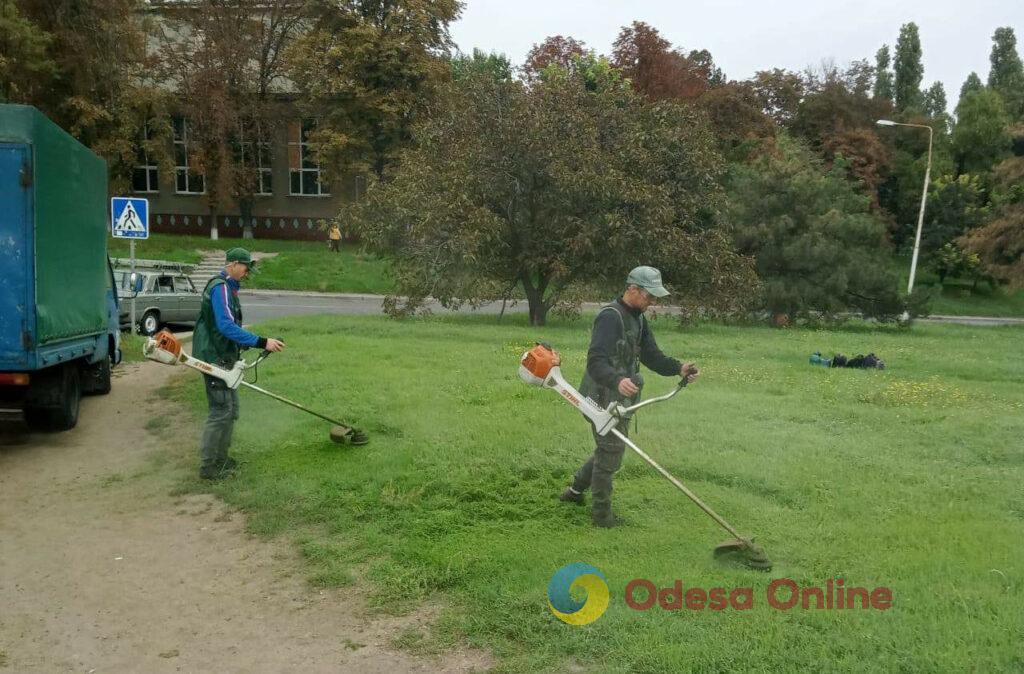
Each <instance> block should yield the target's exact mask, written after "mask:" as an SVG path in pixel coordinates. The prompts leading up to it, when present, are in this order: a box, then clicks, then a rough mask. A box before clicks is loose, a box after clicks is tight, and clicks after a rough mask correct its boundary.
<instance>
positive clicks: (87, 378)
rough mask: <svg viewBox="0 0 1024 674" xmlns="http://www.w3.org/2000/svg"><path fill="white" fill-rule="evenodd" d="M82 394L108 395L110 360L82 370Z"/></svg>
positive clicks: (104, 360) (105, 359) (106, 359)
mask: <svg viewBox="0 0 1024 674" xmlns="http://www.w3.org/2000/svg"><path fill="white" fill-rule="evenodd" d="M82 379H83V381H82V393H84V394H86V395H90V394H98V395H106V394H108V393H110V358H104V359H103V360H101V361H100V362H98V363H93V364H92V365H87V366H86V367H85V368H83V369H82Z"/></svg>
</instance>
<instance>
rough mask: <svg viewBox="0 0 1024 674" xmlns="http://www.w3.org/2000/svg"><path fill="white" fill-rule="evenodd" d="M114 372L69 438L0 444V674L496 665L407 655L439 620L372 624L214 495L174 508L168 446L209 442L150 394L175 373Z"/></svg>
mask: <svg viewBox="0 0 1024 674" xmlns="http://www.w3.org/2000/svg"><path fill="white" fill-rule="evenodd" d="M118 370H119V371H120V372H119V376H118V377H117V379H116V380H115V382H114V390H113V392H112V393H111V394H110V395H109V396H106V397H95V398H87V399H85V400H84V401H83V403H82V412H81V417H80V421H79V425H78V427H77V428H76V429H74V430H73V431H71V432H68V433H63V434H56V435H41V434H32V435H25V434H23V433H21V432H14V433H12V432H11V431H12V429H2V430H0V607H2V610H0V654H2V657H0V669H6V670H9V671H12V672H15V671H16V672H61V671H66V672H92V671H95V672H112V671H114V672H128V671H145V672H176V671H190V672H254V671H291V670H298V669H301V670H303V671H309V672H321V671H324V672H326V671H331V672H349V671H351V672H388V673H390V674H395V673H400V672H471V671H481V670H485V669H487V668H489V667H490V666H491V665H492V664H493V663H492V661H491V660H490V658H489V657H488V656H487V655H486V654H483V653H480V652H475V651H461V652H455V653H449V654H445V655H444V656H441V657H438V658H433V657H416V656H413V655H410V654H408V653H405V652H400V651H396V650H395V649H394V648H393V646H391V644H392V642H393V641H395V639H396V638H397V637H399V636H400V635H402V634H405V633H408V632H409V631H410V630H413V629H417V630H418V629H426V628H429V624H430V622H431V620H432V619H433V616H434V614H435V611H434V610H433V609H432V608H430V607H427V608H425V609H424V610H422V611H419V612H417V613H414V614H412V615H409V616H403V617H400V618H394V617H386V618H380V617H374V616H372V615H370V614H369V613H368V612H367V611H366V609H365V606H366V605H365V599H364V595H363V594H362V593H361V591H360V590H359V588H358V587H356V588H345V589H341V590H312V589H310V587H309V585H308V584H307V583H306V582H305V580H304V577H303V571H302V567H301V561H300V560H299V558H298V555H297V553H296V551H295V550H294V548H293V547H292V546H291V545H289V544H288V543H287V542H279V541H273V542H265V541H261V540H258V539H254V538H252V537H251V536H249V535H247V534H246V533H245V531H244V525H245V523H244V520H245V518H244V515H243V514H241V513H237V512H232V511H231V510H230V509H229V508H227V506H225V505H224V504H223V503H222V502H220V501H219V500H217V499H216V498H215V497H213V496H210V495H192V496H185V497H179V496H172V495H170V494H171V493H172V492H173V488H174V484H175V482H176V481H177V480H180V477H181V475H180V473H179V472H177V471H178V470H179V469H178V468H175V467H173V466H170V465H165V466H163V467H162V468H161V457H162V456H165V455H166V453H167V451H168V450H167V448H166V446H164V445H163V443H164V442H166V441H165V440H162V439H161V438H165V437H176V438H179V439H180V441H181V442H186V443H189V444H190V445H192V444H195V441H196V438H197V435H198V429H197V428H195V427H194V424H192V423H185V422H183V421H182V419H180V418H179V417H178V413H179V411H178V410H176V409H173V405H169V403H167V402H166V401H164V400H161V399H159V398H158V397H157V396H155V395H154V392H155V391H156V390H157V389H158V388H159V387H160V386H162V385H163V384H164V383H166V382H167V381H168V380H169V378H170V377H171V376H175V373H176V370H174V369H171V368H167V367H162V366H159V365H156V364H154V363H141V364H131V365H125V366H122V367H120V368H118ZM176 376H182V373H178V374H177V375H176ZM154 419H160V420H161V423H159V424H154V423H153V420H154ZM164 420H166V423H163V421H164ZM243 423H245V421H244V420H243ZM147 424H148V425H147ZM168 426H170V427H171V428H172V429H173V428H175V427H177V428H180V432H173V433H168V432H167V427H168ZM154 430H158V431H159V433H160V435H156V434H154V432H153V431H154Z"/></svg>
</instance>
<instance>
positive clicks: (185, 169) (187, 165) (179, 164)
mask: <svg viewBox="0 0 1024 674" xmlns="http://www.w3.org/2000/svg"><path fill="white" fill-rule="evenodd" d="M172 121H173V124H174V191H175V192H177V193H178V194H203V193H204V192H206V185H205V181H204V180H203V175H202V174H201V173H198V172H197V171H196V170H195V168H194V166H195V162H194V161H193V159H192V154H191V153H190V152H189V142H190V141H189V132H188V122H187V121H185V118H184V117H175V118H174V119H173V120H172Z"/></svg>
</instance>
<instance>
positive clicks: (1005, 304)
mask: <svg viewBox="0 0 1024 674" xmlns="http://www.w3.org/2000/svg"><path fill="white" fill-rule="evenodd" d="M971 286H972V284H971V283H970V282H968V281H947V282H946V285H945V286H944V287H943V288H942V289H941V292H939V290H940V289H939V287H938V285H936V286H934V287H935V295H934V296H933V299H932V305H931V310H932V313H933V314H944V315H955V316H1009V317H1024V290H1020V291H1017V292H1015V293H1012V292H1009V291H1007V290H1006V289H1004V288H994V289H993V288H991V287H989V285H988V284H986V283H980V284H978V287H977V288H975V289H972V287H971Z"/></svg>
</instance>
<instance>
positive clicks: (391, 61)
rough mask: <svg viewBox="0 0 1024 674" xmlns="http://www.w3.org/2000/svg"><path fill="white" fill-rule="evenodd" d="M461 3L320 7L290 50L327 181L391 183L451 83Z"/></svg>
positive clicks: (380, 0) (418, 0)
mask: <svg viewBox="0 0 1024 674" xmlns="http://www.w3.org/2000/svg"><path fill="white" fill-rule="evenodd" d="M461 11H462V3H461V2H459V1H458V0H343V1H341V2H334V1H328V0H313V1H312V2H311V3H310V4H309V6H308V18H307V22H308V24H309V28H308V30H307V31H305V32H304V33H303V35H302V36H301V37H299V38H298V39H297V40H296V41H295V43H294V44H293V46H292V47H291V48H290V49H289V51H288V64H289V76H290V78H291V80H292V81H293V82H294V83H295V85H296V87H297V88H298V93H299V95H300V98H301V100H302V101H303V102H304V104H305V109H306V111H307V112H308V113H309V115H310V116H311V117H315V118H317V119H318V120H319V125H318V127H317V131H316V132H315V133H314V134H313V135H312V136H311V138H310V140H311V141H312V143H313V145H314V147H315V149H316V154H317V157H318V158H319V160H320V163H321V165H322V166H323V168H324V170H325V172H326V175H327V178H328V179H329V180H333V179H335V178H338V177H340V176H341V175H343V174H345V173H346V172H362V171H371V172H372V173H373V175H375V176H376V177H377V178H378V179H381V178H383V177H384V176H385V173H386V171H387V169H388V167H389V166H390V165H391V164H392V163H393V162H394V161H395V159H396V158H397V156H398V152H399V150H400V149H401V148H402V147H403V145H405V144H406V143H407V142H408V141H409V133H410V129H411V127H412V124H413V122H414V121H415V119H416V118H417V116H418V115H420V114H421V113H422V112H423V110H424V108H425V106H426V105H427V104H428V103H429V101H430V100H431V97H432V95H433V93H434V91H435V90H436V88H437V86H438V85H439V84H441V83H443V82H445V81H446V80H448V79H450V78H451V66H450V65H449V61H448V58H447V57H448V56H449V53H450V50H451V46H452V45H451V39H450V37H449V34H448V25H449V24H450V23H451V22H452V21H455V20H456V19H457V18H458V17H459V14H460V13H461Z"/></svg>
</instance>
